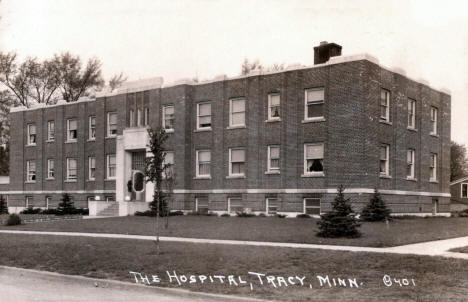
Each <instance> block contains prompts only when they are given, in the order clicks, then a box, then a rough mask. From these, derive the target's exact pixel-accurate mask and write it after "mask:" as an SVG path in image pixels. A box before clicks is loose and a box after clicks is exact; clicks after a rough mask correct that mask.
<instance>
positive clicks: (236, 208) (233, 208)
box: [228, 197, 244, 213]
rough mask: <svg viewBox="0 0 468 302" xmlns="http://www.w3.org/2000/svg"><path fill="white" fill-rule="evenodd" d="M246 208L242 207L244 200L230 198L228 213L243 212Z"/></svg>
mask: <svg viewBox="0 0 468 302" xmlns="http://www.w3.org/2000/svg"><path fill="white" fill-rule="evenodd" d="M243 210H244V206H243V205H242V198H240V197H230V198H228V213H237V212H242V211H243Z"/></svg>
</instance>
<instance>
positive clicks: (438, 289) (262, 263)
mask: <svg viewBox="0 0 468 302" xmlns="http://www.w3.org/2000/svg"><path fill="white" fill-rule="evenodd" d="M0 242H1V249H0V264H1V265H7V266H15V267H22V268H31V269H38V270H48V271H54V272H59V273H63V274H71V275H82V276H88V277H95V278H106V279H115V280H121V281H126V282H132V283H133V282H134V277H133V276H132V275H131V274H130V273H129V271H135V272H141V273H144V274H147V275H153V274H157V275H158V276H160V279H161V283H160V284H158V285H159V286H164V287H179V286H178V285H176V284H175V281H174V283H169V282H168V278H167V275H166V271H167V270H169V271H174V270H175V271H176V272H177V273H178V274H179V275H180V274H187V275H190V274H195V275H199V274H204V275H211V276H213V275H224V276H228V275H234V276H241V277H242V279H243V280H246V281H248V283H252V284H253V290H251V289H250V286H249V285H248V284H247V285H243V286H237V287H236V286H229V285H228V284H226V283H225V284H220V283H219V282H218V283H216V282H215V283H213V284H211V283H207V284H206V283H205V284H200V283H199V282H197V283H193V284H189V283H186V284H183V285H182V286H180V287H181V288H184V289H189V290H193V291H203V292H211V293H222V294H233V295H242V296H246V297H257V298H265V299H275V300H281V301H311V300H314V301H316V300H319V301H322V300H331V301H335V300H343V297H346V300H348V301H401V300H417V301H441V300H457V301H458V300H460V301H461V300H463V299H465V298H466V296H467V295H468V278H466V276H468V265H467V264H468V262H467V261H466V260H461V259H448V258H441V257H426V256H411V255H396V254H395V255H393V254H377V253H352V252H338V251H323V250H304V249H289V248H274V249H271V248H261V247H249V246H227V245H214V244H188V243H175V242H163V243H162V244H161V254H160V255H159V256H156V255H155V245H154V243H153V242H150V241H143V240H123V239H103V238H87V237H66V236H41V235H16V234H15V235H14V234H0ZM248 272H258V273H263V274H266V275H274V276H284V277H288V276H301V277H302V276H305V277H306V279H305V285H306V286H299V285H294V286H292V285H290V286H288V287H284V286H282V287H280V288H276V289H275V288H273V287H272V286H271V285H267V284H265V285H264V286H261V285H260V284H259V281H258V279H256V277H255V276H251V275H249V274H248ZM385 274H388V275H390V276H392V277H395V278H410V279H411V278H412V279H414V280H415V283H416V286H415V287H414V286H403V287H400V286H399V285H397V284H395V283H394V285H393V286H392V287H386V286H384V284H383V282H382V278H383V276H384V275H385ZM317 275H322V276H326V275H328V276H329V277H330V278H332V277H335V278H337V277H339V278H351V279H353V278H356V281H357V282H358V284H359V285H360V286H359V288H349V287H346V288H343V287H332V288H329V287H328V286H324V287H321V286H320V284H319V282H318V280H317V277H316V276H317ZM361 282H362V284H361ZM309 284H312V286H313V288H312V289H310V288H309V287H308V285H309Z"/></svg>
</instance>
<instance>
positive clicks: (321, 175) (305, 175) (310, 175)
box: [301, 172, 325, 177]
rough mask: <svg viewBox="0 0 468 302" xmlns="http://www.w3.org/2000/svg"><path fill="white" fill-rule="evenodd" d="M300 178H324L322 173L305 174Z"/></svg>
mask: <svg viewBox="0 0 468 302" xmlns="http://www.w3.org/2000/svg"><path fill="white" fill-rule="evenodd" d="M301 177H325V173H322V172H316V173H307V174H302V175H301Z"/></svg>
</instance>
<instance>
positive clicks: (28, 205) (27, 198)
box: [25, 196, 34, 208]
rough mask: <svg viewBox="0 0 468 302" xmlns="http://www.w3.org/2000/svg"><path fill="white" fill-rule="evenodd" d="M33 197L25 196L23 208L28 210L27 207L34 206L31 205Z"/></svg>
mask: <svg viewBox="0 0 468 302" xmlns="http://www.w3.org/2000/svg"><path fill="white" fill-rule="evenodd" d="M33 200H34V199H33V197H32V196H26V198H25V204H26V205H25V206H26V208H29V207H32V206H33V205H34V204H33Z"/></svg>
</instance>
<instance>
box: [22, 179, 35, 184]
mask: <svg viewBox="0 0 468 302" xmlns="http://www.w3.org/2000/svg"><path fill="white" fill-rule="evenodd" d="M24 183H25V184H35V183H36V181H35V180H26V181H25V182H24Z"/></svg>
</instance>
